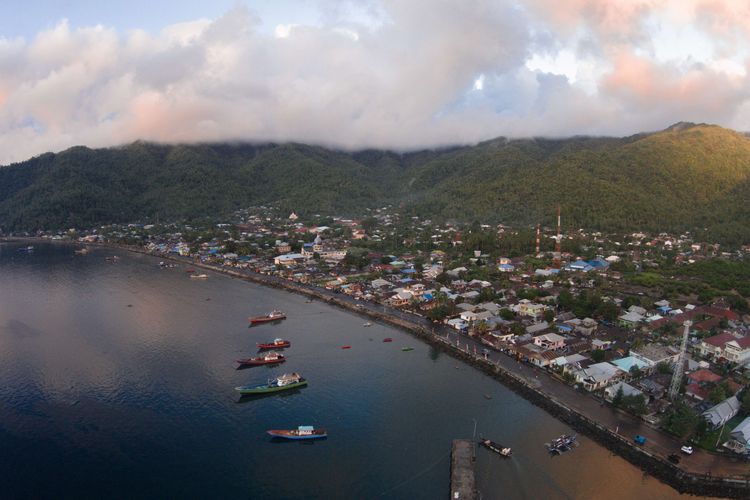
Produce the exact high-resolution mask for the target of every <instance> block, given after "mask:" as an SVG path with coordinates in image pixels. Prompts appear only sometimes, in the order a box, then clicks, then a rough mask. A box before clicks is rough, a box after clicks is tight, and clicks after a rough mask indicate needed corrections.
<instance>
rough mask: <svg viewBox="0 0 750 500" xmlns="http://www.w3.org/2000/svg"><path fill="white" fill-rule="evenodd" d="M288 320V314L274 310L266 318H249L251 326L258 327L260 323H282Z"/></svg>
mask: <svg viewBox="0 0 750 500" xmlns="http://www.w3.org/2000/svg"><path fill="white" fill-rule="evenodd" d="M282 319H286V314H284V313H283V312H281V311H277V310H273V311H271V312H270V313H268V314H266V315H265V316H253V317H251V318H248V321H250V324H251V325H257V324H260V323H268V322H269V321H280V320H282Z"/></svg>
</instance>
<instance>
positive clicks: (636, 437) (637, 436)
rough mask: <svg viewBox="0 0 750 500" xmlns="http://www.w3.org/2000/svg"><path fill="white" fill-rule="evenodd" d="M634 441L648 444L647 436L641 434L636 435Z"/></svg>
mask: <svg viewBox="0 0 750 500" xmlns="http://www.w3.org/2000/svg"><path fill="white" fill-rule="evenodd" d="M633 441H635V442H636V444H646V437H645V436H641V435H640V434H636V436H635V437H634V438H633Z"/></svg>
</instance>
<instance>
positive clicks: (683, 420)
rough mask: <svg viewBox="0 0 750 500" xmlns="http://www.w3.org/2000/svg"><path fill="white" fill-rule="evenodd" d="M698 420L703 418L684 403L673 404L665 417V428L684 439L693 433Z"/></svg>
mask: <svg viewBox="0 0 750 500" xmlns="http://www.w3.org/2000/svg"><path fill="white" fill-rule="evenodd" d="M700 420H703V419H702V418H701V416H700V415H698V414H697V413H696V412H695V411H693V409H692V408H690V407H689V406H687V405H686V404H684V403H678V404H677V405H675V407H674V409H673V410H672V413H671V414H670V415H669V417H667V425H666V427H667V429H668V430H669V431H671V432H672V433H673V434H676V435H677V436H679V437H681V438H683V439H686V438H688V437H690V436H692V435H693V434H695V432H696V430H697V429H698V424H699V422H700Z"/></svg>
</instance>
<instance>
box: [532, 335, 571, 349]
mask: <svg viewBox="0 0 750 500" xmlns="http://www.w3.org/2000/svg"><path fill="white" fill-rule="evenodd" d="M534 344H536V345H538V346H539V347H541V348H542V349H547V350H552V351H555V350H557V349H562V348H563V347H565V339H564V338H563V337H562V336H560V335H558V334H556V333H545V334H544V335H539V336H538V337H534Z"/></svg>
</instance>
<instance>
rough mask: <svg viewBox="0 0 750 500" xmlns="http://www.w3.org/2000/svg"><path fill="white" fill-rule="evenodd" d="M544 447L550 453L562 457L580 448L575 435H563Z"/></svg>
mask: <svg viewBox="0 0 750 500" xmlns="http://www.w3.org/2000/svg"><path fill="white" fill-rule="evenodd" d="M544 446H545V447H546V448H547V451H549V452H550V453H553V454H558V455H560V454H562V453H565V452H566V451H570V450H572V449H573V448H575V447H576V446H578V442H577V441H576V435H575V434H573V435H572V436H570V435H568V434H563V435H561V436H560V437H558V438H556V439H553V440H552V441H551V442H549V443H544Z"/></svg>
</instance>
